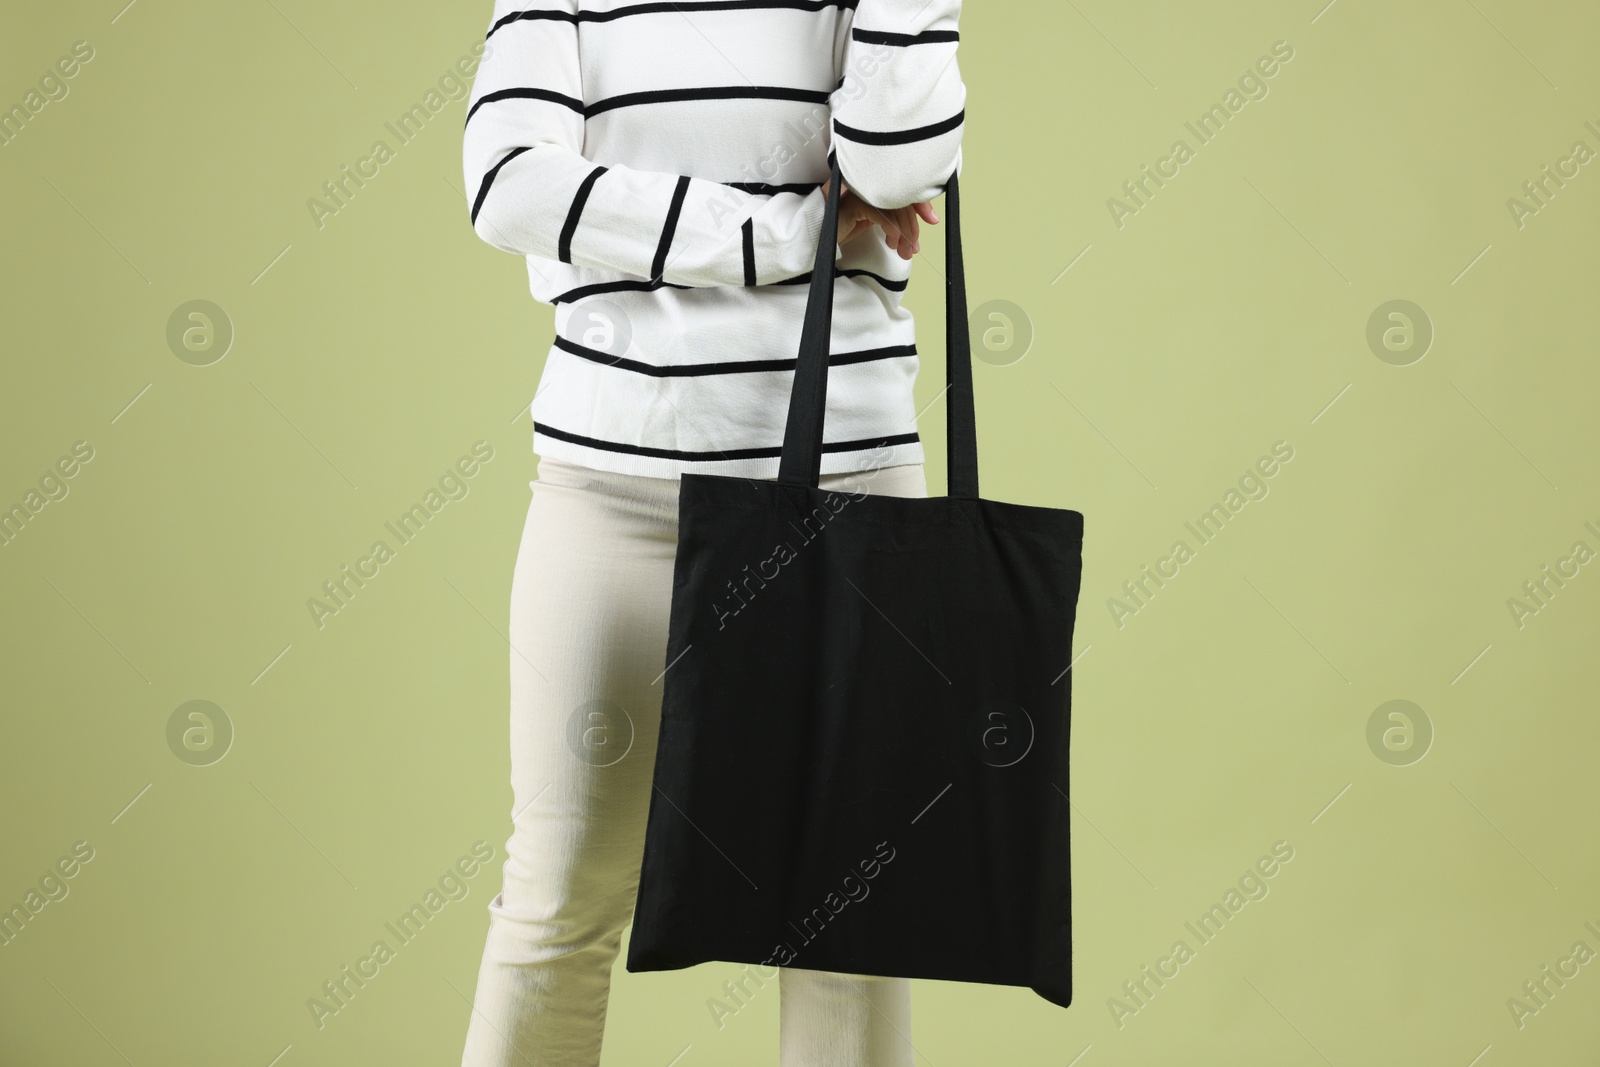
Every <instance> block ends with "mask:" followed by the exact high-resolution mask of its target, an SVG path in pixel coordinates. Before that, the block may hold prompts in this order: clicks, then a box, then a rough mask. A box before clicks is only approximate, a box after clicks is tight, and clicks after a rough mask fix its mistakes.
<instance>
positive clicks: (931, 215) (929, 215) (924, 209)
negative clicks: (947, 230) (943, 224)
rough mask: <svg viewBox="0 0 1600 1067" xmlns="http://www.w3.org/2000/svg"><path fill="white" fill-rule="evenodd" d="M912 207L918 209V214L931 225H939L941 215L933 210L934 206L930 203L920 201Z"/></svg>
mask: <svg viewBox="0 0 1600 1067" xmlns="http://www.w3.org/2000/svg"><path fill="white" fill-rule="evenodd" d="M911 206H912V207H913V208H915V209H916V212H917V214H918V215H921V216H922V217H923V218H924V219H926V220H927V221H928V222H929V223H933V224H937V223H938V221H939V214H938V212H936V211H934V210H933V205H932V204H930V203H929V202H928V201H926V200H919V201H917V202H916V203H915V204H912V205H911Z"/></svg>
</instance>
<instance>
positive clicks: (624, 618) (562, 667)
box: [461, 456, 928, 1067]
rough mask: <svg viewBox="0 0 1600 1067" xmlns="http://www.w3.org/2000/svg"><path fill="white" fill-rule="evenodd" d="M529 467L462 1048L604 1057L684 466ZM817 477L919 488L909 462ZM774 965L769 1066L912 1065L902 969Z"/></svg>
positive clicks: (632, 872)
mask: <svg viewBox="0 0 1600 1067" xmlns="http://www.w3.org/2000/svg"><path fill="white" fill-rule="evenodd" d="M531 485H532V488H533V499H532V501H531V502H530V503H529V505H528V517H527V523H526V525H525V527H524V529H523V534H522V544H521V548H520V550H519V551H518V554H517V562H516V570H515V574H514V576H513V579H512V585H511V630H510V639H511V653H510V656H511V787H512V796H513V801H512V833H511V837H510V840H508V841H507V843H506V852H507V858H506V861H505V865H504V868H503V872H502V873H503V882H502V888H501V891H500V893H499V894H498V895H496V896H495V898H494V899H493V900H491V901H490V902H489V904H488V909H489V935H488V941H487V944H486V945H485V946H484V952H483V962H482V965H481V968H480V970H479V972H478V986H477V993H476V997H475V1000H474V1002H473V1006H472V1017H471V1022H470V1025H469V1028H468V1031H467V1039H466V1048H465V1052H464V1054H463V1056H462V1061H461V1062H462V1064H463V1067H490V1065H500V1064H505V1065H512V1064H519V1065H524V1067H596V1065H598V1064H599V1062H600V1042H601V1036H602V1033H603V1030H604V1026H605V1019H606V1003H607V996H608V994H609V991H610V983H611V970H612V966H613V963H614V962H615V959H616V956H617V953H618V950H619V948H620V947H621V941H622V932H623V929H624V928H625V927H626V926H627V924H628V923H629V921H630V920H631V919H632V917H633V905H634V897H635V894H636V892H637V890H638V884H639V864H640V860H641V857H642V856H643V851H644V831H645V818H646V814H647V812H648V810H649V803H650V792H651V785H650V783H651V776H652V771H653V770H654V764H655V753H656V734H657V731H658V729H659V725H660V714H661V682H660V676H661V674H662V669H663V668H664V667H665V666H666V663H665V660H666V647H667V619H668V614H669V610H670V607H671V602H672V564H673V556H674V552H675V550H676V547H677V529H678V525H677V511H678V482H677V480H676V479H670V478H648V477H642V476H639V475H628V474H615V473H612V472H609V471H598V470H592V469H590V468H587V467H582V466H577V465H575V464H572V463H567V462H563V461H561V460H557V459H553V458H551V457H548V456H543V457H540V460H539V468H538V480H537V481H535V482H532V483H531ZM820 486H821V488H824V489H849V490H850V491H852V492H858V491H861V490H865V491H866V492H868V493H882V494H885V495H889V496H915V497H925V496H927V495H928V492H927V486H926V483H925V482H924V480H923V468H922V465H921V464H912V465H902V466H895V467H882V468H876V469H871V470H864V471H859V472H848V473H841V474H825V475H823V476H822V478H821V480H820ZM597 728H599V729H603V730H604V731H605V742H606V743H605V745H602V746H599V748H598V749H597V748H596V746H594V745H593V744H592V742H593V739H594V736H595V735H594V731H595V730H596V729H597ZM596 751H603V752H605V753H607V754H606V755H605V756H604V758H598V757H597V756H596V755H595V753H596ZM622 752H625V753H626V754H625V755H620V758H618V754H619V753H622ZM746 973H748V972H746ZM768 975H769V976H770V972H768ZM777 981H778V989H779V1019H780V1023H779V1049H780V1063H781V1064H782V1067H913V1064H914V1060H913V1057H912V1049H911V1042H910V1037H911V995H910V983H909V982H908V981H907V980H905V979H903V978H893V979H890V978H877V977H870V976H862V975H842V974H832V973H825V972H820V971H808V970H801V969H798V968H781V969H780V976H779V978H778V979H777ZM747 988H749V986H748V985H747ZM708 993H709V994H710V995H715V996H717V997H719V998H726V994H724V993H723V992H722V991H721V989H720V988H718V989H715V990H710V991H708ZM736 1006H737V1005H735V1004H730V1005H729V1007H736ZM706 1029H707V1035H706V1036H707V1039H708V1040H709V1039H711V1038H712V1037H713V1035H714V1034H715V1033H716V1023H715V1022H714V1021H713V1019H712V1014H711V1012H710V1010H709V1009H708V1011H707V1014H706ZM658 1051H659V1052H660V1053H661V1055H660V1057H659V1058H660V1062H662V1063H665V1062H666V1061H667V1060H669V1059H671V1058H672V1055H673V1054H674V1053H675V1052H676V1051H677V1050H676V1049H665V1048H663V1049H660V1050H658Z"/></svg>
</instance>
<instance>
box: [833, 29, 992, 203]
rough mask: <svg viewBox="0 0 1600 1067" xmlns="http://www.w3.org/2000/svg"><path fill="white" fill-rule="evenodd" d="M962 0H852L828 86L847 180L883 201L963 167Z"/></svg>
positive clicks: (936, 190) (899, 199)
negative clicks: (838, 77)
mask: <svg viewBox="0 0 1600 1067" xmlns="http://www.w3.org/2000/svg"><path fill="white" fill-rule="evenodd" d="M960 14H961V0H859V3H858V4H857V6H856V11H855V16H854V19H853V21H852V23H851V27H850V37H849V40H848V41H847V42H846V44H845V53H844V55H845V69H844V79H843V81H842V82H841V83H840V85H839V87H838V88H837V89H836V90H834V92H833V94H832V100H831V103H832V110H833V135H834V137H833V145H834V150H835V151H836V152H837V153H838V158H839V172H840V173H841V174H843V175H844V183H845V186H846V187H847V188H850V189H853V190H855V193H856V195H857V196H859V197H861V199H863V200H865V201H866V202H867V203H869V204H872V205H874V206H876V207H881V208H897V207H905V206H906V205H908V204H913V203H916V202H917V201H919V200H932V199H933V198H934V197H936V196H938V195H939V194H940V193H942V192H944V185H945V182H947V181H948V180H949V179H950V175H952V174H958V175H959V173H960V167H961V134H962V130H963V126H964V122H965V117H966V101H967V89H966V86H965V84H963V83H962V81H961V70H960V67H959V66H957V64H956V43H957V41H958V40H959V34H958V32H957V29H956V23H957V20H958V18H959V16H960Z"/></svg>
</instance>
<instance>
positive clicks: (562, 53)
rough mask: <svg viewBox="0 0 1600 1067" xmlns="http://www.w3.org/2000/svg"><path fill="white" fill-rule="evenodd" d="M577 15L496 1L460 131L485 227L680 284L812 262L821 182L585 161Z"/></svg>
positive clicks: (558, 5)
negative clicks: (768, 184)
mask: <svg viewBox="0 0 1600 1067" xmlns="http://www.w3.org/2000/svg"><path fill="white" fill-rule="evenodd" d="M577 11H578V5H577V0H538V2H536V3H534V4H533V5H531V7H530V6H529V5H528V4H527V0H495V2H494V12H493V20H492V22H491V24H490V27H489V32H488V34H487V35H486V38H485V43H486V49H485V52H484V54H483V56H482V58H481V59H480V61H479V64H478V71H477V76H476V77H475V79H474V80H473V84H472V91H471V93H470V94H469V97H468V109H467V124H466V129H465V132H464V133H463V137H462V157H463V160H462V161H463V168H464V178H465V181H466V193H467V199H468V201H469V203H470V217H471V221H472V227H473V230H474V231H475V232H476V233H477V234H478V236H479V237H481V238H482V239H483V240H484V241H486V242H488V243H489V244H491V245H493V246H494V247H495V248H498V249H501V250H502V251H506V252H513V253H516V254H519V255H536V256H542V257H545V258H547V259H551V260H557V261H559V262H562V263H570V264H574V265H577V266H582V267H593V268H599V269H602V270H611V271H618V272H621V273H623V274H629V275H634V276H637V277H641V278H648V279H651V280H652V281H657V282H662V283H667V284H675V285H688V286H741V285H757V284H762V285H765V284H769V283H771V282H775V281H781V280H783V279H786V278H792V277H796V276H798V275H801V274H804V273H805V272H807V271H809V270H810V269H811V268H812V266H813V264H814V262H815V258H816V253H817V238H818V235H819V234H820V233H821V232H822V215H823V209H824V207H825V203H824V200H823V197H822V194H821V193H820V191H818V190H816V189H813V190H810V191H808V192H806V193H797V192H788V191H785V192H777V193H772V194H770V195H764V194H754V193H747V192H744V191H743V190H741V189H738V188H735V187H734V186H732V185H729V184H724V183H722V182H718V181H711V180H708V179H703V178H697V177H692V176H690V175H686V174H670V173H664V172H661V171H652V170H641V169H637V168H634V167H628V166H624V165H622V164H620V163H616V162H613V163H611V164H610V165H609V166H606V165H601V164H597V163H594V162H591V161H590V160H588V159H586V158H585V157H584V155H583V141H584V114H585V109H586V104H585V101H584V96H583V77H582V71H581V70H580V67H579V57H578V21H577ZM835 249H836V250H837V245H835Z"/></svg>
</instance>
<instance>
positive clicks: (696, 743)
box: [626, 159, 1083, 1007]
mask: <svg viewBox="0 0 1600 1067" xmlns="http://www.w3.org/2000/svg"><path fill="white" fill-rule="evenodd" d="M832 173H833V179H832V182H831V186H830V189H829V196H828V204H827V210H826V215H825V217H824V221H823V225H822V236H821V240H820V241H819V244H818V248H817V259H816V268H815V270H814V271H813V273H812V276H811V290H810V298H809V303H808V304H807V307H806V314H805V321H804V328H803V332H802V336H801V342H800V351H799V359H798V364H797V367H796V371H795V379H794V386H793V392H792V394H791V398H790V406H789V415H788V422H787V425H786V429H785V434H784V440H783V450H782V457H781V459H780V461H779V473H778V478H777V480H776V481H769V480H751V479H746V478H740V477H727V476H722V475H712V474H702V473H687V474H684V475H683V476H682V479H681V485H680V488H679V501H678V546H677V556H676V561H675V564H674V573H673V589H672V607H671V617H670V622H669V626H668V641H667V656H666V673H665V675H664V676H663V679H662V684H663V686H664V690H663V693H662V709H661V730H660V735H659V744H658V747H657V750H656V761H655V767H654V789H653V791H652V793H651V797H650V810H649V816H648V823H647V826H646V835H645V845H644V856H643V861H642V864H641V867H640V875H639V889H638V897H637V900H636V906H635V911H634V920H633V932H632V936H631V939H630V942H629V946H628V955H627V963H626V966H627V969H628V970H629V971H655V970H670V969H675V968H681V967H688V966H692V965H694V964H698V963H704V962H706V961H710V960H720V961H726V962H732V963H748V964H758V965H764V966H767V967H774V966H778V967H781V966H793V967H801V968H806V969H810V970H821V971H835V972H843V973H851V974H871V975H881V976H887V977H906V978H936V979H944V980H950V981H963V982H983V983H991V984H1000V985H1017V986H1028V987H1030V988H1032V989H1033V990H1034V991H1035V992H1036V993H1038V994H1039V995H1040V996H1041V997H1043V998H1044V999H1046V1000H1048V1001H1050V1002H1052V1003H1054V1004H1059V1005H1061V1006H1062V1007H1066V1006H1067V1005H1068V1004H1070V1003H1071V1000H1072V896H1071V889H1072V876H1071V856H1070V842H1071V836H1070V830H1069V827H1070V822H1069V818H1068V815H1069V808H1068V802H1067V797H1068V795H1069V792H1070V790H1069V788H1068V765H1067V764H1068V751H1069V733H1070V717H1071V688H1070V687H1071V675H1070V674H1069V673H1068V670H1067V667H1068V664H1069V663H1070V662H1071V655H1072V634H1073V623H1074V617H1075V612H1076V608H1077V600H1078V592H1079V586H1080V581H1081V576H1082V545H1083V515H1082V513H1081V512H1077V511H1068V510H1062V509H1057V508H1047V507H1036V506H1030V505H1025V504H1009V503H1002V502H999V501H994V500H985V499H983V498H981V497H979V495H978V453H977V437H976V421H975V418H974V411H973V396H972V362H971V350H970V344H969V337H968V327H967V306H966V283H965V276H964V274H965V272H964V268H963V263H962V255H961V207H960V192H959V189H958V187H957V181H956V178H955V176H954V175H952V176H951V178H950V180H949V182H948V184H947V185H946V193H947V197H946V213H947V216H948V218H947V219H946V223H945V225H946V226H947V230H946V238H945V241H946V246H945V247H946V271H947V275H946V287H945V330H946V350H947V379H948V383H949V390H948V392H947V394H946V396H945V402H946V405H947V409H948V411H949V435H948V436H949V445H948V449H949V453H948V454H949V489H948V492H949V495H948V496H946V497H924V498H907V497H891V496H883V495H878V494H870V493H869V494H860V493H858V494H854V495H849V494H845V493H840V492H828V491H824V490H820V489H818V488H817V483H818V477H819V465H820V462H821V453H822V439H823V425H822V424H823V412H824V397H825V393H826V388H827V373H828V367H827V355H828V341H829V328H830V324H831V318H832V311H833V276H834V264H833V252H834V241H833V240H832V237H831V235H832V234H833V233H834V231H835V230H836V228H837V218H838V197H839V186H840V180H841V178H840V172H839V166H838V163H837V160H836V159H834V160H833V161H832Z"/></svg>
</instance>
